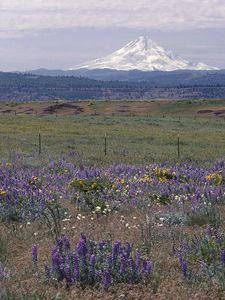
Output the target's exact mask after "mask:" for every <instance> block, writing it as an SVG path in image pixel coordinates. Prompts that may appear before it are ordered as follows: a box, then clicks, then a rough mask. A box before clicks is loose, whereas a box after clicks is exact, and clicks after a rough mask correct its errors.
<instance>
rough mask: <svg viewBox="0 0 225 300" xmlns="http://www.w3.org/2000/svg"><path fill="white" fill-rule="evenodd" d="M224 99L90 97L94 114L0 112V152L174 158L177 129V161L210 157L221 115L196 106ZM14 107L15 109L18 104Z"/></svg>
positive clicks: (222, 134)
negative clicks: (117, 99) (105, 99)
mask: <svg viewBox="0 0 225 300" xmlns="http://www.w3.org/2000/svg"><path fill="white" fill-rule="evenodd" d="M84 103H85V102H84ZM224 103H225V101H223V100H220V101H219V100H217V101H216V100H211V101H210V100H207V101H204V100H199V101H177V102H174V101H168V102H165V101H164V102H159V101H155V102H152V101H149V102H147V101H145V102H137V101H136V102H126V101H124V102H110V103H108V102H93V103H92V106H91V109H92V111H95V114H94V113H93V114H92V113H90V111H89V112H85V111H84V113H82V114H76V115H75V114H73V115H69V114H66V115H65V114H63V113H62V112H58V113H57V115H56V114H51V115H50V114H49V115H42V114H38V115H34V114H33V115H27V114H25V113H21V114H16V115H15V114H12V113H11V114H1V115H0V153H1V156H2V158H4V159H7V160H10V159H12V158H13V157H14V155H15V154H18V153H26V154H32V159H33V157H34V158H37V159H35V161H36V162H40V161H45V160H46V159H48V158H55V157H62V156H63V157H65V158H66V159H68V160H70V161H73V162H77V163H79V164H86V165H87V164H90V165H102V164H103V165H106V164H111V163H113V162H117V163H123V162H124V163H132V164H142V163H148V162H154V161H157V162H162V161H176V160H177V159H178V154H177V139H178V138H177V137H178V135H179V136H180V160H181V161H192V162H198V163H205V162H207V161H214V160H215V159H218V158H221V157H223V156H224V153H225V126H224V125H225V120H224V117H215V116H214V115H213V114H212V113H211V114H209V113H208V114H198V113H197V112H198V111H199V110H201V109H208V108H209V107H212V106H213V107H214V108H215V107H218V109H220V108H221V107H222V106H224ZM26 105H27V106H28V107H29V106H31V107H32V106H35V105H36V107H37V106H38V105H39V106H40V105H43V104H37V103H30V104H26ZM80 105H82V103H81V104H80ZM85 105H86V104H85ZM118 105H120V107H122V108H125V109H123V111H122V112H121V111H120V112H118V110H116V109H115V107H116V106H118ZM138 105H139V106H140V105H141V109H142V110H140V107H139V108H138ZM145 105H146V110H145V109H144V107H145ZM149 105H150V106H149ZM23 106H24V104H23ZM86 106H87V105H86ZM12 107H13V106H12ZM14 107H15V105H14ZM16 108H17V111H18V105H17V106H16ZM39 131H40V133H41V142H42V145H41V146H42V153H41V156H39V155H38V143H39V139H38V135H39ZM105 134H107V155H106V156H105V153H104V151H105V145H104V144H105V138H104V136H105Z"/></svg>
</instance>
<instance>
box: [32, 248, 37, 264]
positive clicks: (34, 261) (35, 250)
mask: <svg viewBox="0 0 225 300" xmlns="http://www.w3.org/2000/svg"><path fill="white" fill-rule="evenodd" d="M32 261H33V263H34V264H37V261H38V248H37V245H36V244H34V245H32Z"/></svg>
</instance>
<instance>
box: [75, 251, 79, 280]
mask: <svg viewBox="0 0 225 300" xmlns="http://www.w3.org/2000/svg"><path fill="white" fill-rule="evenodd" d="M73 267H74V275H75V279H76V280H79V277H80V269H79V258H78V256H77V255H74V257H73Z"/></svg>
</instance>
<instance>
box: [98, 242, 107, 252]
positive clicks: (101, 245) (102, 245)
mask: <svg viewBox="0 0 225 300" xmlns="http://www.w3.org/2000/svg"><path fill="white" fill-rule="evenodd" d="M105 245H106V241H104V240H101V241H100V242H99V250H100V251H102V250H103V249H104V247H105Z"/></svg>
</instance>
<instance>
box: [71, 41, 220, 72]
mask: <svg viewBox="0 0 225 300" xmlns="http://www.w3.org/2000/svg"><path fill="white" fill-rule="evenodd" d="M84 68H85V69H89V70H93V69H115V70H124V71H125V70H140V71H174V70H218V69H217V68H215V67H211V66H208V65H206V64H204V63H192V62H189V61H187V60H185V59H182V58H180V57H178V56H176V55H174V54H173V52H172V51H168V50H165V49H164V48H162V47H161V46H159V45H157V44H156V43H155V42H154V41H153V40H151V39H150V38H149V37H147V36H140V37H139V38H137V39H136V40H134V41H131V42H130V43H128V44H127V45H125V46H124V47H123V48H121V49H119V50H117V51H115V52H113V53H112V54H110V55H107V56H105V57H103V58H99V59H96V60H93V61H90V62H89V63H87V64H85V65H78V66H76V67H75V68H71V69H70V70H76V69H84Z"/></svg>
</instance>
